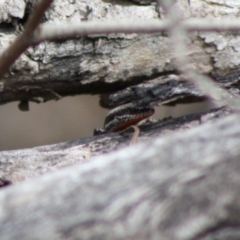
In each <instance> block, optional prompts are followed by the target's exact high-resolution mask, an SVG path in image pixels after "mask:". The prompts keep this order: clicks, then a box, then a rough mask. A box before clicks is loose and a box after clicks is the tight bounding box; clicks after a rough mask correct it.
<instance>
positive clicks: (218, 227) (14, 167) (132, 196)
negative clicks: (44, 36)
mask: <svg viewBox="0 0 240 240" xmlns="http://www.w3.org/2000/svg"><path fill="white" fill-rule="evenodd" d="M213 2H214V1H208V2H207V1H205V2H203V1H187V0H180V1H178V4H179V6H180V8H181V9H182V10H184V11H183V12H184V17H186V18H189V17H200V16H204V17H210V16H212V15H213V14H214V16H215V17H219V16H221V17H222V16H228V17H236V16H237V14H238V12H237V11H236V8H235V7H236V6H234V5H221V3H218V4H217V5H216V4H213ZM29 3H30V2H27V1H20V0H18V1H17V0H16V1H12V2H11V5H10V3H9V1H3V2H2V3H1V8H0V9H1V10H0V21H1V22H2V24H1V28H2V32H3V33H2V35H1V44H2V45H1V47H2V48H5V47H6V45H7V44H9V43H10V42H11V40H12V39H13V38H14V37H15V36H16V35H17V32H18V28H19V26H20V24H22V22H21V21H25V20H26V18H27V14H28V11H27V10H29V11H30V10H31V6H30V5H28V4H29ZM229 4H230V3H229ZM231 4H234V3H231ZM16 6H18V8H16ZM25 10H26V11H25ZM86 12H88V13H89V14H87V15H88V16H86ZM133 13H134V14H133ZM161 14H162V15H161ZM161 14H160V17H162V18H164V17H165V16H164V13H161ZM158 17H159V13H157V12H156V8H155V5H154V4H150V5H148V4H146V5H145V4H144V5H141V4H134V3H132V2H131V1H117V2H113V3H112V2H111V3H110V2H108V1H100V0H95V1H75V2H74V3H69V1H60V0H57V1H55V2H54V5H53V6H52V7H51V8H50V9H49V10H48V12H47V13H46V14H45V18H44V20H43V21H48V22H53V23H56V22H58V21H59V19H64V20H66V21H69V22H71V21H78V20H80V19H81V18H82V19H83V20H85V18H87V19H88V20H89V21H90V20H95V19H100V20H103V19H107V20H110V21H111V20H120V19H125V18H130V19H135V20H136V19H137V20H139V21H140V20H143V21H146V20H147V19H151V18H158ZM16 18H17V19H16ZM237 40H238V36H236V34H224V33H201V32H199V33H192V34H189V39H188V41H189V52H188V53H186V54H188V56H189V57H190V58H191V66H192V68H195V69H199V71H201V72H203V73H206V74H210V73H211V75H212V76H214V77H213V78H214V79H215V80H216V82H217V83H218V84H219V86H223V87H225V88H227V89H228V90H229V91H230V92H231V93H233V94H236V95H238V92H239V83H238V81H239V75H238V70H237V68H238V66H239V63H238V59H239V58H238V54H239V49H238V48H237V45H236V44H237ZM233 68H234V69H235V72H234V73H233V74H230V75H229V74H228V73H229V71H231V72H232V69H233ZM226 72H227V76H228V77H227V78H226V77H220V76H219V75H221V76H222V75H224V73H226ZM170 73H175V74H176V71H175V69H174V59H173V54H172V47H171V46H170V45H169V37H168V35H167V34H165V33H160V34H154V35H137V34H133V35H124V34H117V35H114V34H112V35H108V36H91V37H90V36H88V37H85V38H79V39H75V40H68V41H62V42H60V41H59V42H46V43H42V44H40V45H38V46H34V47H32V48H30V49H28V51H27V52H26V53H25V54H23V55H22V56H21V58H20V59H19V60H18V61H17V62H16V63H15V64H14V66H12V68H11V69H10V71H9V73H8V74H7V75H6V76H5V78H4V79H2V80H1V86H2V87H1V92H0V103H1V104H3V103H6V102H10V101H17V100H19V101H38V98H42V99H43V100H50V99H56V98H60V97H61V96H67V95H74V94H82V93H95V94H100V93H106V92H116V91H117V90H122V89H123V91H126V89H125V88H126V87H127V86H131V85H135V84H139V83H141V82H143V81H147V82H148V81H149V80H153V79H155V80H156V79H157V80H156V81H158V84H162V88H161V89H166V90H165V92H164V91H163V92H162V94H163V95H161V96H163V97H162V99H158V101H159V102H160V103H164V102H165V101H168V100H169V99H176V103H178V102H180V101H181V100H182V98H183V97H189V98H188V102H192V101H195V100H196V99H199V100H202V99H204V97H205V96H203V95H201V93H199V90H197V89H195V88H193V86H192V85H191V84H189V83H187V82H184V85H181V84H183V83H182V82H181V81H180V82H178V81H175V83H176V84H175V83H174V84H172V85H171V84H170V83H172V82H169V81H170V80H171V78H168V77H167V78H166V75H167V76H169V74H170ZM213 73H214V74H213ZM216 74H218V76H217V77H216ZM229 76H230V77H229ZM166 79H170V80H169V81H168V80H166ZM169 86H170V87H169ZM140 87H141V85H140ZM136 88H139V85H137V86H135V87H134V88H131V89H130V90H134V91H135V90H136ZM130 90H129V89H127V92H128V93H129V92H130V94H132V93H131V91H130ZM180 90H181V94H177V93H179V91H180ZM183 90H184V91H183ZM141 91H142V90H141ZM141 91H140V92H141ZM124 94H125V93H124ZM174 94H175V95H174ZM184 94H185V95H184ZM150 95H151V94H150ZM112 96H113V95H111V96H110V97H112ZM114 96H115V95H114ZM124 96H125V95H124ZM138 96H139V95H138ZM169 96H171V97H170V98H169ZM107 107H109V106H107ZM110 107H111V106H110ZM239 120H240V115H239V113H238V111H236V110H235V111H233V110H231V109H229V108H227V107H224V108H219V109H213V110H210V111H208V112H206V113H202V114H193V115H188V116H184V117H181V118H176V119H172V118H170V119H164V120H161V121H158V122H156V123H150V124H147V125H145V126H143V127H141V128H140V136H139V137H138V139H137V141H138V142H139V144H134V145H133V146H128V145H129V144H130V141H131V139H132V136H133V130H132V129H128V130H126V131H124V132H121V133H108V134H105V135H100V136H94V137H92V138H87V139H79V140H76V141H70V142H65V143H61V144H55V145H51V146H43V147H37V148H33V149H23V150H16V151H5V152H1V153H0V184H1V186H2V188H1V191H0V206H1V211H0V235H1V239H3V240H4V239H53V240H54V239H69V240H70V239H84V240H85V239H86V240H87V239H104V240H107V239H119V240H120V239H131V240H133V239H138V240H144V239H152V240H155V239H156V240H158V239H163V240H164V239H166V240H167V239H172V240H174V239H181V240H190V239H230V240H231V239H238V238H240V231H239V230H238V229H239V224H240V222H239V221H240V218H239V216H240V212H239V209H240V207H239V197H240V191H239V185H240V180H239V171H240V169H239V166H240V164H239V161H240V150H239V144H240V127H239ZM23 180H25V181H23Z"/></svg>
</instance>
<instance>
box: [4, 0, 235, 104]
mask: <svg viewBox="0 0 240 240" xmlns="http://www.w3.org/2000/svg"><path fill="white" fill-rule="evenodd" d="M10 3H11V4H10ZM20 3H21V4H20ZM178 4H179V6H180V9H182V10H183V13H184V17H186V18H190V17H200V15H199V13H200V12H201V14H203V15H204V17H205V18H206V17H212V13H213V11H214V17H216V18H217V17H221V18H222V17H224V16H226V17H231V18H233V17H237V11H236V8H234V6H229V5H228V6H226V5H224V4H223V3H222V4H221V3H219V4H218V5H216V4H215V5H214V6H213V5H211V3H207V2H204V3H203V2H202V1H193V2H192V1H191V2H189V1H187V0H180V1H178ZM16 6H17V7H16ZM27 7H28V5H27V4H26V3H25V2H23V1H20V0H19V1H15V2H9V1H3V2H2V3H1V11H0V20H1V22H2V23H6V22H7V23H10V24H9V25H6V24H5V25H4V24H2V25H1V26H0V28H1V30H2V34H1V43H0V44H1V49H5V48H6V46H7V45H9V44H10V42H11V41H12V40H13V38H15V37H16V35H17V34H18V33H19V24H21V23H19V22H18V21H16V19H15V18H14V17H18V18H19V19H20V20H21V19H24V20H25V17H27V15H24V13H25V14H29V11H30V10H28V11H25V10H26V9H27ZM29 9H31V8H29ZM86 13H89V14H87V16H86ZM86 17H87V19H88V21H91V20H98V19H99V20H109V21H111V20H114V21H120V20H121V19H124V20H126V19H129V20H130V22H131V21H133V20H134V21H144V22H146V21H147V20H148V19H156V18H158V13H157V12H156V9H155V5H154V4H150V5H144V6H141V5H138V4H134V3H133V2H131V1H117V2H112V3H110V2H107V1H101V0H94V1H90V2H89V1H74V2H71V3H69V1H67V0H65V1H60V0H56V1H55V2H54V4H53V6H52V7H51V8H50V9H49V10H48V12H47V13H46V14H45V18H44V21H45V22H52V23H53V24H56V23H59V22H60V20H59V19H61V20H65V21H67V22H69V23H70V24H71V22H76V21H81V19H83V20H84V19H86ZM160 17H161V18H162V19H164V18H165V16H164V14H163V13H162V14H161V16H160ZM11 24H14V25H11ZM13 26H14V27H13ZM237 39H238V36H237V35H236V34H235V33H234V34H230V33H227V34H225V33H209V32H208V33H201V32H199V33H198V34H197V33H193V34H189V39H188V42H189V44H188V45H189V52H188V53H186V54H187V55H188V56H189V58H190V61H191V66H192V67H193V68H194V69H197V70H199V71H201V72H205V73H211V72H213V71H214V72H221V73H223V72H228V71H229V70H231V69H232V68H239V63H238V59H239V56H238V55H239V49H238V47H237V45H236V44H237ZM172 50H173V48H172V46H171V43H170V40H169V37H168V35H166V34H162V33H160V34H154V35H137V34H132V35H125V34H115V35H114V34H111V35H108V36H106V35H101V36H89V37H85V38H79V39H75V40H68V41H59V42H44V43H41V44H40V45H38V46H34V47H32V48H30V49H28V50H27V51H26V53H25V54H23V55H22V56H21V58H20V59H19V60H18V61H17V62H16V63H15V64H14V66H13V67H12V68H11V70H10V72H9V74H7V75H6V76H5V78H4V79H3V80H2V81H1V92H0V103H6V102H10V101H16V100H30V101H40V100H41V99H43V100H45V101H46V100H50V99H58V98H60V97H61V96H67V95H75V94H81V93H94V94H100V93H104V92H114V91H116V90H119V89H122V88H124V87H126V86H130V85H133V84H136V83H139V82H142V81H146V80H148V79H154V78H156V77H158V76H160V75H164V74H166V73H169V71H172V70H174V59H173V55H172ZM235 87H236V86H235ZM234 90H235V89H234ZM234 90H233V91H234ZM236 91H238V89H237V90H236Z"/></svg>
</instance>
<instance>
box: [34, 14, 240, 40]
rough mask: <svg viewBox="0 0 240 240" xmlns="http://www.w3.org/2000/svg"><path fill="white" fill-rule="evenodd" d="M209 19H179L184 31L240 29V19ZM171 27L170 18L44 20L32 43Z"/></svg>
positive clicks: (147, 32)
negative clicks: (54, 22)
mask: <svg viewBox="0 0 240 240" xmlns="http://www.w3.org/2000/svg"><path fill="white" fill-rule="evenodd" d="M209 21H210V20H209V19H196V18H195V19H194V18H192V19H187V20H183V21H181V26H182V27H183V28H184V29H185V31H187V32H189V31H240V22H239V21H238V20H236V21H234V19H233V20H229V19H221V20H213V19H211V25H210V24H209ZM170 27H171V21H169V20H168V19H167V20H161V21H160V20H148V21H144V22H131V23H130V22H129V21H116V22H114V21H111V22H109V21H104V22H99V21H89V22H86V21H84V22H79V23H74V24H73V23H71V24H69V23H66V22H62V23H61V24H52V23H45V24H43V25H41V26H40V27H39V28H38V29H37V30H36V31H35V33H34V37H33V39H32V44H38V43H40V42H42V41H53V40H57V39H70V38H76V37H80V36H86V35H94V34H97V35H99V34H100V35H101V34H104V35H106V34H113V33H116V34H118V33H125V34H131V33H138V34H154V33H160V32H161V31H168V30H169V28H170Z"/></svg>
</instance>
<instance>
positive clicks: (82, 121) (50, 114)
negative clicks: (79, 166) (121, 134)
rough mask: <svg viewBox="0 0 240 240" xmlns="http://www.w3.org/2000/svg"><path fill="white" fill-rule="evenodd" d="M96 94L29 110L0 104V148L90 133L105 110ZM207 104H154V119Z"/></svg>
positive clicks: (24, 145)
mask: <svg viewBox="0 0 240 240" xmlns="http://www.w3.org/2000/svg"><path fill="white" fill-rule="evenodd" d="M98 101H99V97H98V96H90V95H87V96H77V97H66V98H64V99H61V100H59V101H49V102H47V103H41V104H36V103H30V111H28V112H22V111H20V110H19V109H18V102H13V103H8V104H5V105H0V116H1V117H0V133H1V135H0V136H1V137H0V150H10V149H19V148H29V147H35V146H40V145H47V144H53V143H58V142H62V141H67V140H73V139H77V138H82V137H90V136H92V133H93V129H94V128H96V127H102V126H103V122H104V118H105V116H106V114H107V112H108V110H107V109H103V108H101V107H100V106H99V102H98ZM207 108H209V104H208V103H198V104H187V105H178V106H175V107H163V106H161V107H157V108H156V113H155V115H154V117H155V118H157V119H161V118H164V117H168V116H173V117H174V116H182V115H185V114H188V113H194V112H201V111H204V110H206V109H207Z"/></svg>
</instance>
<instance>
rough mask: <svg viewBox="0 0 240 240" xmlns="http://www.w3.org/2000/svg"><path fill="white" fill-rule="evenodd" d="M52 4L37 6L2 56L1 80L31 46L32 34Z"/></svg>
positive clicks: (45, 3) (49, 1) (0, 61)
mask: <svg viewBox="0 0 240 240" xmlns="http://www.w3.org/2000/svg"><path fill="white" fill-rule="evenodd" d="M52 2H53V0H42V1H40V2H39V3H38V4H37V6H36V7H35V9H34V10H33V13H32V15H31V17H30V18H29V20H28V21H27V23H26V26H25V29H24V31H23V32H22V34H21V35H19V36H18V37H17V38H16V39H15V40H14V42H13V43H12V44H11V45H10V46H9V47H8V48H7V49H6V50H5V51H4V52H3V53H2V54H1V55H0V79H1V78H2V77H3V75H4V74H5V73H6V72H7V71H8V69H9V68H10V66H11V65H12V64H13V63H14V62H15V61H16V60H17V59H18V58H19V56H20V55H21V54H22V53H23V52H24V51H25V50H26V49H27V48H28V47H29V46H30V45H31V41H30V40H31V37H32V34H33V32H34V30H35V29H36V28H37V26H38V25H39V23H40V21H41V19H42V16H43V14H44V12H45V11H46V9H47V8H48V7H49V6H50V5H51V3H52Z"/></svg>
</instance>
